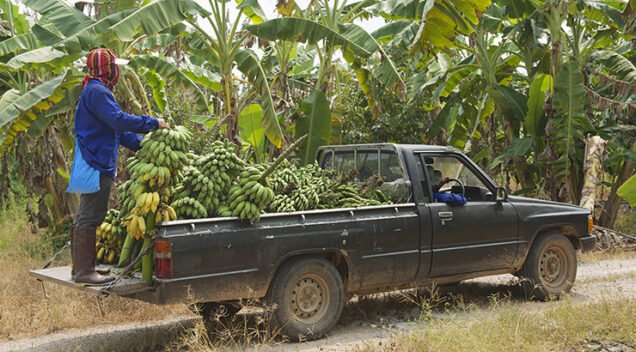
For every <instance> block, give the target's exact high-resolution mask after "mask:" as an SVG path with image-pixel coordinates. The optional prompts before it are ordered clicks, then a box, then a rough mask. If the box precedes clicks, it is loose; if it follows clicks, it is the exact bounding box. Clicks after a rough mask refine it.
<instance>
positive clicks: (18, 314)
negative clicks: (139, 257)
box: [0, 201, 189, 342]
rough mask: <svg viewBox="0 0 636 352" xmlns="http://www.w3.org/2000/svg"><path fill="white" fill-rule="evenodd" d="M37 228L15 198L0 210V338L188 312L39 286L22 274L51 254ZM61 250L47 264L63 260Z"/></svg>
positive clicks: (65, 257) (67, 257) (49, 242)
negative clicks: (56, 259)
mask: <svg viewBox="0 0 636 352" xmlns="http://www.w3.org/2000/svg"><path fill="white" fill-rule="evenodd" d="M52 242H53V241H52V240H51V238H50V236H47V235H46V234H45V232H44V231H43V230H41V231H40V232H39V233H37V234H33V233H31V228H30V225H29V223H28V219H27V216H26V215H25V211H24V209H23V207H22V206H20V205H19V203H18V202H17V201H12V202H10V204H9V206H8V207H6V209H2V210H0V267H1V268H2V275H0V342H6V341H10V340H14V339H20V338H26V337H33V336H39V335H44V334H48V333H53V332H57V331H61V330H64V329H69V328H84V327H89V326H91V327H92V326H99V325H109V324H117V323H125V322H131V321H144V320H157V319H162V318H166V317H168V316H174V315H183V314H188V312H189V311H188V310H187V308H186V306H185V305H170V306H156V305H152V304H147V303H144V302H139V301H133V300H130V299H123V298H118V297H107V298H101V299H100V300H101V307H102V311H103V313H104V315H103V316H102V315H101V314H100V311H99V308H98V305H97V298H96V297H95V296H91V295H87V294H84V293H82V292H80V291H78V290H74V289H71V288H66V287H62V286H59V285H55V284H51V283H44V287H45V291H46V298H45V297H44V295H43V292H42V285H41V284H40V283H39V282H38V281H36V280H35V279H33V278H31V277H29V276H28V270H30V269H34V268H40V267H42V265H43V264H44V263H45V262H46V261H47V260H48V259H49V258H51V257H52V255H53V253H54V248H53V247H54V246H53V244H52ZM69 262H70V251H66V252H65V253H64V255H62V256H61V258H60V260H58V261H57V262H56V263H53V265H67V264H68V263H69Z"/></svg>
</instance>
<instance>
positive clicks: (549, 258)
mask: <svg viewBox="0 0 636 352" xmlns="http://www.w3.org/2000/svg"><path fill="white" fill-rule="evenodd" d="M518 273H519V274H520V276H521V278H522V281H521V284H522V287H523V289H524V292H525V294H526V295H527V296H528V297H529V298H536V299H540V300H547V299H550V298H552V297H554V298H560V297H561V296H562V295H563V294H564V293H568V292H570V289H571V288H572V285H573V284H574V280H575V279H576V251H575V250H574V246H572V243H571V242H570V241H569V240H568V239H567V238H565V236H563V235H562V234H560V233H558V232H552V231H551V232H545V233H543V234H540V235H539V237H538V238H537V239H536V240H535V241H534V243H533V244H532V248H530V253H528V257H527V258H526V261H525V263H523V266H522V267H521V269H520V270H519V272H518Z"/></svg>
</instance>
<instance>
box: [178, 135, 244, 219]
mask: <svg viewBox="0 0 636 352" xmlns="http://www.w3.org/2000/svg"><path fill="white" fill-rule="evenodd" d="M208 150H209V153H208V154H206V155H204V156H201V157H194V158H193V161H194V166H193V167H189V168H187V170H186V172H185V175H184V179H183V182H182V184H181V185H180V186H179V187H177V188H175V193H174V198H175V199H177V200H176V201H175V202H174V203H173V204H172V207H173V208H175V210H176V211H177V214H178V215H179V217H182V218H197V217H207V216H213V215H215V214H217V208H219V206H220V205H221V202H223V201H224V199H225V197H226V196H227V193H228V190H229V189H230V187H231V185H232V182H233V180H235V179H236V177H237V176H238V174H239V173H240V172H241V170H242V169H243V168H244V167H245V162H244V161H243V160H242V159H240V158H239V157H238V156H237V155H236V151H237V150H236V146H235V145H234V144H232V143H231V142H230V141H229V140H227V139H226V140H224V141H215V142H214V143H212V145H211V146H210V147H209V149H208Z"/></svg>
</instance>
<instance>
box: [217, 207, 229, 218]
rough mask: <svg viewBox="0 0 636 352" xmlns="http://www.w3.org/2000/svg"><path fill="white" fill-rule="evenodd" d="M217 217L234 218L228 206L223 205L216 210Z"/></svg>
mask: <svg viewBox="0 0 636 352" xmlns="http://www.w3.org/2000/svg"><path fill="white" fill-rule="evenodd" d="M216 215H217V216H219V217H228V216H232V211H231V210H230V208H229V207H228V206H227V205H225V204H221V205H219V207H218V209H216Z"/></svg>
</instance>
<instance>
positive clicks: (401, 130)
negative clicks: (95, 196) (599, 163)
mask: <svg viewBox="0 0 636 352" xmlns="http://www.w3.org/2000/svg"><path fill="white" fill-rule="evenodd" d="M23 3H24V5H25V6H27V7H28V8H29V11H31V12H33V11H34V12H35V13H36V14H37V15H36V16H32V15H31V14H26V13H24V9H23V8H21V7H18V6H16V5H14V4H12V3H11V2H10V1H8V0H0V154H1V155H2V156H1V157H2V158H3V162H5V164H6V161H7V160H8V159H7V158H9V159H10V162H9V164H10V163H13V162H18V160H19V162H20V163H21V164H22V161H23V160H28V161H29V162H30V163H31V166H30V167H31V168H32V169H33V172H32V173H33V174H36V175H37V177H28V178H27V180H25V181H20V183H21V184H23V185H24V187H25V188H26V189H28V190H29V191H28V192H27V193H29V194H30V193H32V192H33V193H37V194H36V195H37V196H38V199H44V196H45V194H47V193H48V194H50V195H51V196H50V197H49V198H47V199H48V200H49V201H51V199H56V198H57V201H54V202H53V203H64V204H53V203H52V205H54V208H59V209H62V212H63V213H64V214H67V213H71V212H73V204H72V203H73V202H72V201H70V199H69V198H67V197H63V195H62V194H61V193H59V192H55V190H53V191H50V190H46V191H45V190H44V189H45V188H46V185H47V180H48V181H52V182H48V185H49V186H48V187H49V188H50V187H54V188H59V189H63V188H64V183H65V180H64V178H63V177H62V176H60V175H63V174H68V166H69V164H70V160H71V158H70V156H71V155H72V153H73V148H74V144H73V134H74V132H73V128H72V121H73V110H74V108H75V105H76V101H77V99H78V97H79V95H80V94H81V87H80V82H81V79H82V77H83V75H84V72H85V68H84V62H83V60H84V59H83V56H84V55H85V53H86V52H87V51H89V50H90V49H92V48H94V47H100V46H102V47H109V48H111V49H113V50H114V51H115V52H116V54H117V55H118V56H120V57H124V58H127V59H129V60H130V65H129V67H128V68H124V69H122V78H121V83H119V84H118V88H117V89H116V91H115V94H116V98H117V100H118V101H119V102H120V104H121V106H122V107H123V108H124V110H126V111H127V112H131V113H136V114H150V115H161V116H165V117H171V118H172V120H173V122H174V123H177V124H183V125H186V126H188V128H190V129H191V130H192V131H193V132H194V142H193V147H192V148H193V149H194V150H195V151H197V152H203V151H204V150H205V148H206V142H205V139H206V138H209V137H210V135H211V134H213V133H214V132H213V131H212V130H211V126H213V125H215V124H222V125H223V127H222V128H221V129H220V130H221V132H222V133H224V134H225V136H226V137H229V138H230V139H231V140H232V141H233V142H234V143H236V144H237V145H241V146H244V147H246V148H248V149H249V150H248V151H247V152H246V153H253V154H252V155H253V157H254V158H255V159H256V160H258V161H265V159H266V158H271V157H274V156H276V155H277V154H278V153H279V150H278V147H281V146H283V145H288V144H290V143H291V142H293V139H295V138H296V137H297V136H300V135H303V134H305V133H309V137H308V140H307V141H306V142H304V143H305V144H304V146H303V147H302V151H301V153H302V154H303V155H304V158H303V159H304V160H303V161H304V162H309V161H310V159H311V157H312V155H313V153H314V151H315V148H316V147H317V146H319V145H322V144H326V143H355V142H397V143H431V144H442V145H451V146H454V147H456V148H459V149H460V150H463V151H464V152H466V153H468V154H469V155H470V156H471V157H473V158H474V159H475V160H476V161H477V162H478V163H479V164H480V165H483V166H487V167H489V170H490V171H492V172H493V173H497V174H498V175H497V177H496V178H497V179H498V180H503V182H505V183H506V186H510V187H512V188H513V189H512V190H511V191H513V192H516V193H521V194H523V193H528V192H533V194H542V195H546V196H547V197H550V198H551V199H553V200H560V201H569V202H572V203H577V201H578V198H579V197H580V188H581V185H582V179H583V177H584V175H583V172H584V171H583V159H584V158H583V151H584V149H585V148H584V143H585V139H584V137H585V135H586V134H587V133H593V134H598V135H600V136H602V137H603V138H604V139H605V140H608V141H610V142H609V144H608V146H607V148H606V152H605V153H606V162H604V164H603V165H604V171H605V172H606V173H607V174H608V175H614V176H613V177H609V178H608V180H607V185H608V186H610V187H611V188H612V191H613V192H614V193H616V191H617V190H618V187H619V186H621V185H619V184H617V182H616V176H615V175H619V174H621V172H622V171H623V170H625V167H626V163H625V160H632V159H635V158H634V156H633V152H632V151H630V148H631V146H632V145H633V144H634V140H635V132H636V128H635V127H634V125H635V124H636V121H635V120H634V117H633V116H636V115H634V113H635V112H636V86H635V85H634V83H633V81H634V78H635V77H636V65H635V58H636V56H635V55H634V54H635V53H636V46H635V44H634V42H633V35H634V34H635V33H636V32H635V31H634V29H635V28H636V27H635V26H634V23H636V17H635V16H636V9H635V8H634V6H636V4H635V3H634V2H633V1H630V2H622V1H608V0H603V1H588V0H575V1H564V0H532V1H525V0H524V1H511V0H460V1H448V0H427V1H423V0H389V1H345V0H339V1H318V0H311V1H309V3H308V5H307V6H306V7H303V8H301V6H299V4H297V3H296V2H295V1H294V0H285V1H279V2H278V3H277V14H275V15H273V17H270V18H267V16H266V15H265V13H264V12H263V10H262V9H261V7H260V5H259V2H258V1H256V0H236V1H235V2H230V1H227V0H226V1H221V0H210V1H209V4H210V7H209V9H210V11H207V10H205V9H204V8H203V7H201V6H199V4H198V2H197V1H194V0H178V1H173V0H155V1H141V0H127V1H110V0H108V1H107V0H103V1H96V2H95V3H94V4H85V3H83V2H81V3H78V4H76V5H75V6H73V5H71V4H70V3H68V2H66V1H60V0H24V1H23ZM230 5H232V6H236V7H237V8H238V14H235V15H232V16H231V15H230V12H229V10H228V9H229V6H230ZM268 16H269V14H268ZM368 18H381V19H384V21H385V25H384V26H382V27H380V28H378V29H377V30H375V31H373V32H369V31H367V30H365V29H364V28H363V27H362V26H360V25H359V20H361V19H368ZM204 22H207V24H209V26H210V27H211V28H212V32H211V33H209V32H208V31H206V30H204V29H203V28H202V27H201V25H202V23H204ZM257 47H258V48H257ZM261 53H262V55H261ZM315 63H317V64H315ZM218 126H220V125H218ZM43 146H46V147H50V148H51V150H53V151H54V152H50V153H48V154H47V152H46V148H44V149H42V147H43ZM38 148H39V149H38ZM33 153H39V154H40V155H39V156H38V157H37V158H36V157H34V156H33V155H31V154H33ZM44 160H48V162H45V161H44ZM29 162H27V163H26V166H24V167H29V165H30V164H29ZM9 164H6V165H9ZM20 167H23V166H22V165H20ZM21 170H22V169H21ZM42 170H44V171H42ZM57 170H59V172H58V171H57ZM6 171H7V166H5V167H4V169H3V170H2V172H3V175H4V174H6ZM25 174H27V175H28V174H29V172H25ZM3 177H4V176H3ZM47 177H48V179H47ZM11 182H12V184H13V185H14V186H15V185H17V184H18V183H16V181H15V180H13V179H12V181H11ZM22 182H24V183H22ZM31 183H33V184H31ZM6 184H8V183H7V182H3V183H2V189H3V190H4V189H6V188H16V189H15V190H14V191H17V190H18V188H19V187H18V186H15V187H14V186H9V187H7V186H6ZM51 185H52V186H51ZM32 190H33V191H32ZM41 208H43V209H44V208H45V207H41ZM58 220H59V219H58Z"/></svg>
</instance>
